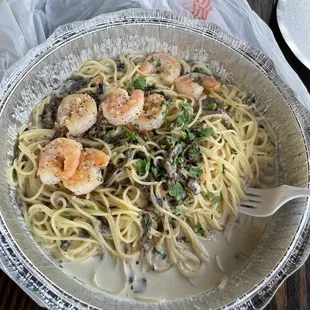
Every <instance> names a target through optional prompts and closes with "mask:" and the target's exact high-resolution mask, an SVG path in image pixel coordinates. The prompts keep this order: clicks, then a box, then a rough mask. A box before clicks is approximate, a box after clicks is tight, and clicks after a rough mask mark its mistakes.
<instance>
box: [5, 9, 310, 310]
mask: <svg viewBox="0 0 310 310" xmlns="http://www.w3.org/2000/svg"><path fill="white" fill-rule="evenodd" d="M168 50H169V51H171V52H172V54H173V55H175V56H178V57H181V58H184V59H188V60H189V59H192V60H200V61H207V62H209V63H210V64H211V68H212V70H213V72H214V73H215V75H217V76H220V77H221V78H224V79H226V80H228V81H232V82H233V83H235V84H236V85H238V86H239V87H240V88H242V89H244V90H246V91H247V92H248V93H249V94H253V95H254V96H255V97H256V106H257V110H258V111H259V112H260V113H262V114H263V115H264V117H265V119H266V120H267V122H268V123H269V125H270V126H271V128H272V130H273V131H274V134H275V139H276V142H277V150H278V163H279V178H278V181H279V184H289V185H294V186H301V187H309V149H308V144H309V138H310V137H309V133H310V130H309V128H310V124H309V119H310V118H309V112H308V111H307V110H306V109H305V108H304V107H303V106H302V105H301V104H300V103H299V102H298V101H297V100H296V99H295V97H294V95H293V92H292V91H291V90H290V89H289V88H288V87H287V86H286V85H284V83H283V82H282V81H281V79H280V78H279V76H278V75H277V73H276V71H275V68H274V66H273V63H272V62H271V60H270V59H269V58H267V56H266V55H265V54H264V53H262V52H260V51H258V50H256V49H254V48H253V47H252V46H251V45H249V44H248V43H246V42H243V41H240V40H237V39H235V38H233V37H231V36H230V35H228V34H227V33H225V32H224V31H223V30H221V29H220V28H219V27H217V26H215V25H214V24H210V23H207V22H205V21H198V20H190V19H187V18H185V17H182V16H180V15H176V14H173V13H168V12H164V11H159V10H149V11H144V10H141V9H131V10H125V11H119V12H116V13H110V14H105V15H101V16H98V17H96V18H94V19H91V20H88V21H82V22H75V23H72V24H68V25H65V26H62V27H60V28H59V29H58V30H56V32H55V33H54V34H53V35H52V36H51V37H50V38H49V39H48V40H47V41H46V42H44V43H43V44H41V45H40V46H38V47H36V48H34V49H33V50H31V51H30V52H29V53H28V54H27V55H26V57H24V58H23V59H22V60H20V61H18V62H17V63H16V64H15V65H14V66H13V67H12V68H10V69H9V70H8V72H7V73H6V75H5V77H4V79H3V81H2V83H1V88H0V126H1V132H2V133H3V136H2V138H1V140H2V141H1V148H0V165H1V178H0V186H1V189H2V190H1V202H0V266H1V267H2V269H3V270H4V271H5V272H6V273H7V274H8V275H9V276H10V277H11V278H12V279H13V280H14V281H16V282H17V283H18V284H19V285H20V286H21V287H22V288H23V289H24V290H25V291H26V292H27V293H28V294H30V295H31V296H32V297H33V298H34V299H35V300H37V301H38V302H39V303H40V304H42V305H44V306H46V307H48V308H50V309H109V310H114V309H122V310H126V309H136V310H138V309H150V310H155V309H161V310H164V309H169V310H174V309H176V310H179V309H217V308H220V309H229V308H234V309H253V308H255V309H260V308H263V307H264V306H265V305H266V304H267V303H268V301H269V300H270V299H271V297H272V296H273V294H274V293H275V291H276V289H277V288H278V287H279V285H280V284H281V283H282V281H283V280H284V279H285V278H286V277H287V276H289V275H290V274H291V273H292V272H294V271H295V270H296V269H297V268H299V267H300V266H301V264H303V263H304V262H305V260H306V258H307V257H308V255H309V252H310V244H309V235H310V225H309V212H310V208H309V201H308V199H307V198H302V199H298V200H294V201H291V202H290V203H287V204H286V206H284V207H283V208H281V210H280V211H279V212H277V213H276V215H274V216H273V217H272V220H271V223H270V225H269V227H268V229H267V230H266V232H265V234H264V236H263V238H262V241H261V243H260V245H259V247H258V248H257V249H256V251H255V253H254V254H253V256H252V257H251V259H250V261H249V262H248V263H247V265H246V266H245V267H244V268H243V269H242V270H240V271H239V272H238V273H237V274H236V275H235V276H234V277H233V278H232V279H230V280H229V281H228V283H227V285H226V286H225V288H224V289H223V290H215V291H213V292H211V293H208V294H203V295H199V296H196V297H192V298H186V299H183V300H177V301H173V302H163V303H160V304H154V303H153V304H143V303H135V302H129V301H125V300H122V299H117V298H116V297H112V296H110V295H107V294H104V293H101V292H99V291H95V290H92V289H91V288H88V287H85V286H84V285H83V284H82V283H81V282H79V281H77V280H75V279H73V278H72V277H70V276H67V275H66V274H65V273H64V272H63V271H62V269H61V268H60V267H59V266H58V265H57V264H56V263H54V262H53V261H52V260H51V259H50V258H49V256H48V255H47V254H46V253H45V252H44V251H43V250H41V248H40V246H39V245H38V244H37V242H36V241H35V240H34V239H33V237H32V235H31V234H30V232H29V230H28V229H27V227H26V226H25V224H24V220H23V217H22V214H21V212H20V209H19V207H18V205H17V203H16V199H15V189H14V188H13V187H10V186H9V185H8V183H7V169H8V167H9V166H10V165H11V163H12V160H13V155H14V148H15V145H16V138H17V130H18V128H19V127H20V126H21V125H22V124H25V123H26V122H27V121H28V119H29V116H30V113H31V110H32V108H33V106H34V105H35V104H37V103H38V102H39V101H40V100H41V99H42V98H43V97H44V96H46V95H47V94H48V93H50V92H51V91H52V90H53V89H55V88H57V87H58V86H59V85H60V83H61V82H62V81H64V80H65V79H66V78H67V77H68V76H69V74H70V73H71V72H72V71H74V70H76V69H77V68H78V67H79V66H80V65H81V64H82V63H83V62H85V61H86V60H88V59H97V58H100V57H103V56H109V57H117V56H118V55H120V54H124V53H125V54H126V53H142V52H143V53H151V52H154V51H168Z"/></svg>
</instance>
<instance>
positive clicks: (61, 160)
mask: <svg viewBox="0 0 310 310" xmlns="http://www.w3.org/2000/svg"><path fill="white" fill-rule="evenodd" d="M81 150H82V144H81V143H79V142H76V141H74V140H71V139H67V138H58V139H55V140H53V141H52V142H50V143H49V144H47V145H46V146H45V147H44V148H43V149H42V150H41V154H40V159H39V169H38V172H37V175H38V176H40V178H41V181H42V182H43V183H44V184H49V185H52V184H57V183H58V182H60V181H65V180H69V179H70V178H71V177H72V176H73V175H74V173H75V171H76V169H77V167H78V165H79V160H80V156H81Z"/></svg>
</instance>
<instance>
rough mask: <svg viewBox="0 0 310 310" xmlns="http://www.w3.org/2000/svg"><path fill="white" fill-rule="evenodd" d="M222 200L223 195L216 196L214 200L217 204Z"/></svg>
mask: <svg viewBox="0 0 310 310" xmlns="http://www.w3.org/2000/svg"><path fill="white" fill-rule="evenodd" d="M221 200H222V196H215V197H214V201H213V202H214V203H216V204H218V203H220V202H221Z"/></svg>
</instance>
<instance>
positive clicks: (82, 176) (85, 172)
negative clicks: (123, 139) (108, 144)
mask: <svg viewBox="0 0 310 310" xmlns="http://www.w3.org/2000/svg"><path fill="white" fill-rule="evenodd" d="M109 160H110V158H109V156H108V155H107V154H106V153H104V152H102V151H99V150H96V149H87V148H86V149H84V150H83V151H82V154H81V157H80V163H79V165H78V168H77V170H76V172H75V174H74V175H73V176H72V178H70V179H69V180H67V181H64V182H63V185H64V187H66V188H68V189H69V190H70V191H71V192H73V193H74V194H75V195H84V194H87V193H90V192H91V191H93V190H94V189H95V188H96V187H97V186H99V185H100V184H101V183H102V174H101V171H100V169H102V168H104V167H106V166H107V165H108V163H109Z"/></svg>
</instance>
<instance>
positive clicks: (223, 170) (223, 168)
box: [222, 164, 226, 174]
mask: <svg viewBox="0 0 310 310" xmlns="http://www.w3.org/2000/svg"><path fill="white" fill-rule="evenodd" d="M225 172H226V167H225V165H224V164H222V173H223V174H225Z"/></svg>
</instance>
